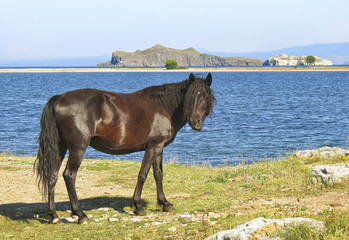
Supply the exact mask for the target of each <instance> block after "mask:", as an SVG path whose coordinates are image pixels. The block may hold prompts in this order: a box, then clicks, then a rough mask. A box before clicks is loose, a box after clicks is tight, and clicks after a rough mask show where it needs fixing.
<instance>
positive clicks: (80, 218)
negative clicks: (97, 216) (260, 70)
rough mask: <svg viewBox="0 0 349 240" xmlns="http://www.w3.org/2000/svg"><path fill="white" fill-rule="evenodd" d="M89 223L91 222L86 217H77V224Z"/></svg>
mask: <svg viewBox="0 0 349 240" xmlns="http://www.w3.org/2000/svg"><path fill="white" fill-rule="evenodd" d="M89 222H91V220H90V219H89V218H88V217H87V216H83V217H79V221H78V223H79V224H87V223H89Z"/></svg>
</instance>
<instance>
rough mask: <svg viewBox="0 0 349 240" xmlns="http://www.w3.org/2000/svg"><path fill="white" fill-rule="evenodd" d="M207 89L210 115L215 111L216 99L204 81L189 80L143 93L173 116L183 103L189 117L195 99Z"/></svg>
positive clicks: (146, 89)
mask: <svg viewBox="0 0 349 240" xmlns="http://www.w3.org/2000/svg"><path fill="white" fill-rule="evenodd" d="M203 87H204V88H205V89H206V91H207V93H208V95H209V96H208V98H209V101H208V102H209V109H210V113H212V111H213V103H214V102H215V98H214V96H213V93H212V91H211V88H210V86H209V85H207V84H205V83H204V79H201V78H197V79H196V80H195V81H194V82H190V81H189V80H188V79H187V80H184V81H182V82H179V83H170V84H163V85H159V86H152V87H148V88H145V89H143V93H144V94H146V95H148V96H150V97H151V98H152V99H153V100H154V101H156V102H158V103H159V104H161V105H163V106H164V107H166V108H167V109H168V110H169V112H170V113H171V114H173V113H174V111H175V110H176V109H177V108H178V106H179V105H180V104H181V103H183V111H184V115H185V116H189V114H190V111H191V109H192V107H193V105H194V102H195V99H194V98H195V97H196V94H197V92H199V91H201V90H200V89H202V88H203Z"/></svg>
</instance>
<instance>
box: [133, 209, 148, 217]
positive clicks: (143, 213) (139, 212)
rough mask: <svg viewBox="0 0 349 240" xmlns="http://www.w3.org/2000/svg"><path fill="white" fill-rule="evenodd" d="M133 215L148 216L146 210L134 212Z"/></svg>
mask: <svg viewBox="0 0 349 240" xmlns="http://www.w3.org/2000/svg"><path fill="white" fill-rule="evenodd" d="M133 213H134V214H135V215H136V216H145V215H147V213H146V212H145V211H144V209H138V210H137V209H135V210H134V211H133Z"/></svg>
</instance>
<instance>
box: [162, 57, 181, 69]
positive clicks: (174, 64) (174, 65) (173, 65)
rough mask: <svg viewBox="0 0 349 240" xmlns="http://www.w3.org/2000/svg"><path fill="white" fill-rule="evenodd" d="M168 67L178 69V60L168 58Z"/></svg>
mask: <svg viewBox="0 0 349 240" xmlns="http://www.w3.org/2000/svg"><path fill="white" fill-rule="evenodd" d="M165 67H166V69H176V68H177V67H178V63H177V61H176V60H172V59H170V60H167V61H166V65H165Z"/></svg>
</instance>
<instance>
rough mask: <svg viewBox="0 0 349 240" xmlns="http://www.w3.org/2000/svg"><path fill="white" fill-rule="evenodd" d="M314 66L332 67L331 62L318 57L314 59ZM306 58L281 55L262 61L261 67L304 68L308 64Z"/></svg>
mask: <svg viewBox="0 0 349 240" xmlns="http://www.w3.org/2000/svg"><path fill="white" fill-rule="evenodd" d="M315 58H316V61H315V63H313V65H315V66H332V61H330V60H326V59H323V58H320V57H316V56H315ZM305 59H306V56H301V57H297V56H288V55H286V54H281V55H280V56H274V57H271V58H269V59H267V60H265V61H264V63H263V66H306V65H308V63H307V62H306V61H305Z"/></svg>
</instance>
